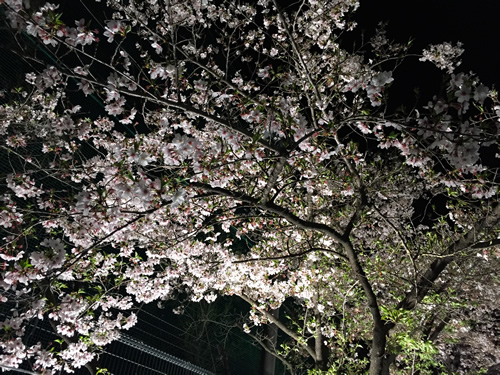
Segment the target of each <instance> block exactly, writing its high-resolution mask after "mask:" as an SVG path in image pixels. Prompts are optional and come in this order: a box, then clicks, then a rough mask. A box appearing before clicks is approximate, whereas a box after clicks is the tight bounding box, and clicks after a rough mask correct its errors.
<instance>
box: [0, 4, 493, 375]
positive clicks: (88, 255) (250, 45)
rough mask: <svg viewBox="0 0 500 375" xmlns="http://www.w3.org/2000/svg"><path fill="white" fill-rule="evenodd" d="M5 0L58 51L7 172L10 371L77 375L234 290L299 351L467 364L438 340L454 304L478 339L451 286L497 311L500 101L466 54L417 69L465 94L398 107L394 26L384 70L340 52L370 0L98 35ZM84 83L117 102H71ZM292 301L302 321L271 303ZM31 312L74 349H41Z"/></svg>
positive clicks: (123, 19) (33, 89)
mask: <svg viewBox="0 0 500 375" xmlns="http://www.w3.org/2000/svg"><path fill="white" fill-rule="evenodd" d="M2 3H3V4H4V6H6V8H5V9H6V17H7V19H8V20H9V22H10V24H11V26H12V27H14V28H16V29H20V30H25V31H26V32H27V33H28V34H29V35H30V36H32V37H34V38H37V39H38V40H39V41H40V43H41V44H42V45H44V46H47V47H48V48H49V49H48V50H47V51H50V53H54V54H55V57H57V59H55V60H54V61H60V64H58V65H57V66H56V65H54V64H52V65H49V66H47V67H45V68H43V69H40V71H38V72H33V73H29V74H27V76H26V83H25V84H26V87H25V89H24V91H23V90H21V92H19V96H18V98H17V99H19V100H13V101H11V102H9V103H7V104H5V105H2V106H1V107H0V135H1V137H0V138H1V139H2V147H3V149H5V150H6V152H7V154H6V155H7V156H6V158H7V159H8V160H9V163H8V168H10V169H11V170H9V172H8V173H6V174H5V176H4V177H3V178H4V184H5V188H6V189H5V192H2V193H3V194H4V195H3V196H2V198H1V208H2V210H1V211H0V229H1V230H2V233H1V236H0V237H1V238H2V239H1V247H0V259H1V264H0V265H1V268H0V300H1V301H2V303H6V304H8V305H9V306H11V308H12V312H13V313H12V316H10V317H7V318H6V319H4V320H3V321H2V322H0V346H1V348H2V350H3V354H1V357H0V361H1V363H2V364H5V365H8V366H11V367H18V366H19V365H21V364H22V363H23V361H26V359H28V358H29V359H30V360H31V363H33V370H35V371H38V370H40V369H43V370H47V371H53V372H54V373H55V372H57V371H61V370H62V369H65V371H72V369H75V368H79V367H82V366H84V365H87V364H89V362H91V361H92V360H93V359H94V358H97V355H98V352H99V350H101V348H102V347H103V346H105V345H108V344H109V343H111V342H112V341H114V340H117V339H118V337H119V335H120V331H121V330H126V329H129V328H131V327H132V326H133V325H134V324H135V323H136V322H137V315H136V313H135V312H134V310H135V309H136V307H137V305H138V304H142V303H151V302H154V301H168V300H173V301H176V300H180V299H181V297H182V298H185V301H201V300H205V301H207V302H213V301H214V300H216V298H217V297H218V296H221V295H222V296H233V297H239V298H241V299H243V300H244V301H246V302H247V303H248V304H249V305H250V306H251V307H250V309H249V313H248V316H247V320H248V321H247V322H246V323H245V325H244V326H243V329H244V330H245V331H246V332H248V333H250V334H251V335H253V336H254V337H257V336H256V335H258V334H260V332H261V331H260V330H259V329H256V328H255V326H260V325H263V324H269V323H271V322H272V323H274V324H276V326H277V327H278V328H279V329H280V330H281V331H282V332H283V345H284V347H287V348H288V349H284V348H282V349H283V350H281V349H279V348H271V349H272V350H276V354H279V355H280V356H281V355H283V357H282V358H284V359H285V362H284V363H288V362H287V361H288V360H289V359H290V360H293V361H297V362H298V363H299V365H298V366H303V365H304V364H307V363H309V362H308V360H307V359H306V358H312V362H314V363H315V366H316V367H317V368H318V369H319V368H321V369H322V370H323V369H324V370H326V369H327V368H328V367H330V369H332V371H334V370H335V369H336V368H338V367H335V366H338V365H339V363H344V362H345V363H347V362H349V363H350V365H349V366H351V365H352V366H354V367H352V368H351V367H349V368H347V367H346V368H345V371H344V369H343V370H341V371H344V372H346V373H347V372H349V371H350V372H351V373H357V372H359V371H361V370H360V368H359V367H355V366H358V365H359V366H361V364H360V363H361V362H363V361H362V360H360V359H359V358H358V357H357V356H358V354H357V353H356V351H355V349H352V348H356V347H357V346H358V345H360V343H362V344H363V345H365V344H366V345H367V346H370V345H372V346H371V347H370V349H371V350H370V354H369V355H368V356H367V357H366V358H363V360H366V361H368V360H369V361H370V366H371V367H372V373H373V374H379V373H380V371H381V370H380V369H381V368H382V363H381V361H382V359H383V358H385V359H387V360H389V358H395V359H394V362H393V363H388V364H387V363H386V364H385V365H387V366H389V365H394V364H397V365H398V366H404V365H405V363H407V362H408V361H409V360H410V359H412V358H413V359H414V358H416V357H415V356H414V355H415V353H416V351H417V349H416V348H417V346H413V347H412V346H411V345H410V344H408V343H409V342H410V343H413V342H417V343H418V344H419V345H421V346H420V347H424V348H427V347H426V346H425V345H431V346H432V350H430V349H429V350H430V351H432V352H433V353H434V352H435V353H437V354H435V357H436V358H437V356H438V355H441V357H440V358H441V359H442V357H443V356H444V355H445V354H446V353H450V350H451V349H450V347H448V346H446V345H444V344H443V343H442V342H440V341H435V342H434V343H430V344H429V343H427V342H426V341H425V340H424V339H422V337H423V335H424V332H425V331H426V330H433V329H438V327H439V324H438V322H437V320H436V318H435V317H436V316H437V315H436V314H440V313H441V310H440V309H441V308H443V309H448V310H449V312H450V316H453V319H455V320H456V322H458V323H456V322H455V320H453V322H452V323H453V324H454V327H455V326H456V327H455V328H457V330H456V331H453V332H450V333H449V338H450V339H453V338H456V337H463V336H461V335H462V334H463V333H464V332H463V331H460V324H459V323H460V319H462V318H461V317H460V316H459V315H457V314H456V311H454V310H453V308H454V306H456V301H455V300H451V299H450V300H449V301H448V300H446V302H443V303H442V304H436V303H434V302H435V300H436V298H435V294H437V295H439V296H440V297H439V298H441V297H442V301H444V300H445V296H448V294H451V293H452V292H451V291H450V290H451V289H453V290H457V291H458V290H459V291H460V293H459V292H456V293H455V294H456V295H454V296H453V298H455V297H456V298H457V299H460V301H462V300H464V301H466V302H467V303H468V304H469V305H471V306H472V305H473V304H474V303H475V302H476V301H481V300H482V298H483V297H484V298H486V297H488V298H489V299H490V300H492V298H491V296H489V295H488V296H487V295H486V294H485V295H484V296H481V295H479V294H477V293H476V294H475V293H474V292H473V290H474V288H472V287H471V285H473V286H474V287H477V288H483V289H486V288H490V289H494V288H496V287H497V286H498V285H497V284H495V283H497V281H495V280H493V279H488V280H487V279H486V278H484V279H482V278H481V277H480V276H479V275H476V277H475V278H473V279H467V277H468V276H467V275H469V274H473V273H470V272H469V273H467V272H465V271H464V270H467V269H470V270H474V271H477V270H478V269H479V268H485V267H486V268H488V269H491V270H493V269H495V266H497V265H498V262H499V254H498V250H497V247H498V246H497V244H498V233H496V232H495V231H496V228H497V227H498V219H499V217H500V208H498V202H497V200H498V186H499V185H498V183H499V182H498V177H497V176H498V169H497V168H496V167H495V163H494V161H492V160H489V159H488V158H489V156H487V155H490V156H491V155H493V154H494V155H496V156H495V157H496V158H498V154H499V153H498V137H499V135H500V125H499V124H500V122H499V121H498V119H499V117H500V116H499V114H500V110H499V108H500V104H499V102H498V99H497V98H496V97H495V93H494V91H492V90H490V89H489V88H488V87H487V86H485V85H483V84H482V83H481V82H480V81H479V79H478V78H477V77H476V76H474V75H473V74H472V73H468V74H465V73H461V72H456V71H455V70H454V69H455V68H456V66H457V65H458V64H457V61H456V59H457V58H458V56H459V55H460V54H461V53H462V49H461V45H460V44H458V45H457V46H452V45H451V44H449V43H445V44H442V45H437V46H431V47H430V48H429V49H428V50H425V51H424V54H423V57H422V59H421V60H422V61H431V62H433V63H435V64H436V65H437V66H438V67H440V68H442V69H446V70H447V71H448V72H449V73H452V74H450V77H449V80H448V82H447V87H446V90H444V92H443V93H441V94H440V96H435V97H433V98H432V99H431V100H430V101H429V102H428V103H427V105H425V106H423V107H418V108H415V109H414V110H413V111H412V112H411V113H405V114H400V113H393V114H390V115H389V114H388V111H389V110H388V107H387V106H386V101H387V98H388V95H387V92H390V90H391V84H392V82H393V81H394V77H395V76H396V75H394V70H395V69H396V67H397V66H398V65H399V63H400V62H401V61H402V59H403V58H405V55H406V53H407V49H406V47H402V46H399V45H395V44H392V43H391V42H389V41H388V40H387V38H386V37H385V34H384V32H383V31H378V32H377V34H376V36H375V38H374V39H372V42H371V43H370V44H369V45H370V46H371V47H372V48H373V51H372V52H374V53H373V55H374V56H377V59H376V61H372V60H367V59H365V56H364V55H363V54H360V53H355V52H349V51H347V50H345V49H343V48H342V47H341V44H340V43H338V42H337V37H336V36H337V35H339V33H341V32H342V31H344V30H351V29H353V28H354V27H355V23H353V22H352V21H350V18H349V14H350V12H352V11H354V10H355V9H356V8H357V7H358V5H359V4H358V2H357V1H355V0H310V1H308V2H305V3H304V4H305V5H304V6H300V7H298V8H300V9H295V8H293V7H290V8H287V7H285V8H284V9H281V6H280V5H279V3H278V2H277V1H271V0H269V1H268V0H259V1H258V2H256V4H244V3H242V4H239V5H238V6H235V5H234V4H232V3H231V2H222V3H221V2H215V1H209V0H203V1H201V0H200V1H198V0H197V1H190V2H176V4H175V6H173V7H170V6H164V4H163V3H162V2H156V1H148V2H145V1H134V0H130V1H127V2H113V3H112V4H109V6H111V7H112V10H113V12H110V14H112V18H111V19H109V20H103V21H102V22H101V25H99V26H97V30H94V29H90V26H89V23H88V22H86V21H85V20H84V19H80V20H77V21H71V22H70V23H69V24H68V25H70V26H68V25H67V24H66V23H65V20H64V15H62V16H61V15H60V14H58V13H57V12H59V9H58V8H57V6H56V5H53V4H50V3H47V4H45V5H42V7H41V8H39V9H32V8H31V7H28V6H27V5H28V4H29V2H28V1H24V2H22V1H20V0H4V1H3V2H2ZM68 22H69V21H68ZM152 25H154V27H152ZM200 30H205V31H207V32H208V33H210V35H212V34H213V36H214V38H207V39H206V40H205V39H203V40H201V39H200V38H198V35H199V33H200ZM99 34H102V35H103V38H102V39H101V40H99V38H98V37H97V35H99ZM173 36H175V38H174V39H172V38H173ZM193 36H196V37H195V38H194V39H193ZM198 39H200V40H198ZM53 47H56V48H53ZM44 48H45V47H44ZM131 48H132V49H131ZM366 48H370V47H369V46H367V47H366ZM283 67H286V68H283ZM75 92H77V94H76V95H82V94H83V95H82V98H83V97H86V96H90V95H91V98H92V100H97V101H98V102H99V103H100V104H102V111H101V113H95V112H93V111H94V110H93V109H91V108H90V107H89V108H87V105H86V104H85V101H81V103H79V104H78V105H75V104H73V103H72V101H73V100H74V99H73V96H72V95H74V93H75ZM80 92H81V93H80ZM492 150H493V151H494V153H492V152H491V151H492ZM422 202H425V204H424V206H426V207H425V208H422V207H421V206H422ZM442 202H444V203H442ZM441 203H442V204H441ZM436 206H439V208H436V209H435V207H436ZM441 206H443V207H441ZM496 290H498V289H496ZM447 293H448V294H447ZM432 298H434V299H432ZM176 303H178V304H179V306H177V308H176V311H177V312H180V311H182V309H183V306H182V303H181V302H179V301H178V302H176ZM290 306H291V307H290ZM281 307H283V308H284V309H285V308H287V309H289V308H291V310H293V311H292V312H293V314H289V316H280V317H279V318H276V317H275V316H274V315H272V313H271V312H270V311H273V310H276V309H280V308H281ZM478 311H479V310H477V311H476V310H471V312H470V316H469V318H471V319H474V320H477V321H479V320H480V319H481V318H482V317H483V316H485V315H486V310H485V311H483V312H482V313H479V312H478ZM284 315H285V314H284ZM32 319H41V320H42V319H43V320H48V321H49V322H50V323H51V324H52V325H53V327H54V331H55V333H56V334H58V335H59V336H60V337H62V338H64V339H65V341H64V343H63V345H62V346H61V347H56V346H55V345H54V346H51V345H48V346H44V345H41V344H40V345H35V346H33V347H28V346H27V344H26V340H25V337H24V330H25V327H26V325H27V324H28V322H29V321H30V320H32ZM463 319H465V318H463ZM463 319H462V320H463ZM416 322H418V324H417V323H416ZM424 326H425V327H424ZM464 329H465V328H464ZM409 332H411V333H412V334H413V333H414V334H415V336H414V337H411V340H414V341H409V340H406V341H404V338H405V337H406V336H404V334H408V333H409ZM481 337H482V335H479V336H478V338H477V340H476V339H474V342H476V344H477V343H479V342H487V341H484V340H483V339H481ZM375 338H377V339H375ZM313 339H316V345H315V347H314V349H313V348H311V345H310V342H311V341H312V340H313ZM397 340H400V341H397ZM377 345H378V347H377ZM415 345H417V344H415ZM476 346H478V345H475V347H476ZM420 347H418V348H420ZM436 348H438V349H439V350H440V351H441V352H439V351H438V349H436ZM325 349H328V350H327V351H328V352H329V353H330V357H329V358H327V359H325V361H323V362H322V360H321V356H322V354H321V353H324V352H326V351H325ZM278 351H279V352H278ZM377 353H378V354H377ZM384 353H385V354H384ZM439 353H441V354H439ZM489 353H490V352H489ZM386 354H390V355H386ZM490 354H491V353H490ZM492 355H493V354H492ZM297 358H298V359H297ZM396 358H397V359H396ZM385 359H384V360H385ZM405 361H406V362H405ZM385 365H384V366H385ZM469 368H472V365H471V366H469ZM348 370H349V371H348ZM379 370H380V371H379ZM335 371H337V370H335ZM339 371H340V370H339ZM339 373H340V372H339Z"/></svg>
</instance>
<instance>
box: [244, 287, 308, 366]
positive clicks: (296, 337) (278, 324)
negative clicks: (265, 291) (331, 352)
mask: <svg viewBox="0 0 500 375" xmlns="http://www.w3.org/2000/svg"><path fill="white" fill-rule="evenodd" d="M240 298H241V299H243V300H244V301H245V302H247V303H248V304H250V306H252V307H254V308H256V309H257V310H259V312H260V313H261V314H262V315H264V316H265V317H266V319H267V320H269V321H270V322H271V323H274V324H275V325H276V327H278V328H279V329H280V330H282V331H283V332H284V333H285V334H287V335H288V336H290V337H291V338H292V339H294V340H295V341H296V342H297V343H298V344H301V345H302V347H303V348H304V349H305V350H306V351H307V353H308V354H309V355H310V356H311V358H312V359H313V360H314V362H316V353H315V352H314V350H313V349H311V348H310V347H309V345H307V343H304V340H303V339H302V338H301V337H299V335H297V334H296V333H295V332H294V331H292V330H291V329H290V328H288V327H287V326H285V325H284V324H283V323H281V322H280V321H279V320H278V319H276V317H274V315H273V314H271V313H270V312H269V311H266V310H264V309H259V307H258V306H257V303H256V302H255V301H253V300H251V299H250V298H248V297H247V296H245V295H243V294H242V295H240Z"/></svg>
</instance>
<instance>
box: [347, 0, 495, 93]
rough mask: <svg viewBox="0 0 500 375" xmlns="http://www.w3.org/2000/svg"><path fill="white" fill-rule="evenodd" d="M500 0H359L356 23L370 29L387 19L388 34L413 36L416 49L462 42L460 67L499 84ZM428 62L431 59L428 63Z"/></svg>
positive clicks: (401, 38) (402, 39)
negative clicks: (441, 43) (429, 45)
mask: <svg viewBox="0 0 500 375" xmlns="http://www.w3.org/2000/svg"><path fill="white" fill-rule="evenodd" d="M499 14H500V3H499V2H498V1H496V0H483V1H467V0H413V1H412V0H361V7H360V8H359V9H358V15H357V19H358V20H359V27H360V28H364V29H367V30H370V29H373V28H374V27H375V26H376V25H377V23H378V22H379V21H389V26H388V31H389V36H391V37H392V38H394V39H395V40H396V41H399V42H405V41H407V40H408V38H409V37H412V38H414V39H415V42H414V46H415V47H416V48H415V52H420V51H421V49H422V47H424V46H425V45H426V44H437V43H440V42H444V41H450V42H456V41H461V42H463V43H464V48H465V53H464V55H463V58H462V61H463V62H462V66H461V67H460V68H461V70H463V71H470V70H472V71H474V72H476V73H477V74H478V75H479V77H480V78H481V80H482V81H483V82H484V83H485V84H487V85H488V86H490V87H491V86H492V84H495V86H496V87H497V89H498V88H499V87H500V74H499V73H500V38H499V34H500V33H499V31H500V21H499V19H498V16H499ZM427 64H430V63H427Z"/></svg>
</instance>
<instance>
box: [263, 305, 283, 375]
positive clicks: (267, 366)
mask: <svg viewBox="0 0 500 375" xmlns="http://www.w3.org/2000/svg"><path fill="white" fill-rule="evenodd" d="M279 312H280V311H279V309H276V310H273V311H272V312H271V314H272V315H273V316H274V317H275V318H276V319H279ZM266 334H267V338H268V340H269V346H270V347H276V342H277V341H278V327H277V326H276V324H272V323H271V324H268V325H267V326H266ZM275 368H276V357H275V356H274V355H272V354H271V353H269V352H268V351H265V350H264V358H263V360H262V374H263V375H274V373H275Z"/></svg>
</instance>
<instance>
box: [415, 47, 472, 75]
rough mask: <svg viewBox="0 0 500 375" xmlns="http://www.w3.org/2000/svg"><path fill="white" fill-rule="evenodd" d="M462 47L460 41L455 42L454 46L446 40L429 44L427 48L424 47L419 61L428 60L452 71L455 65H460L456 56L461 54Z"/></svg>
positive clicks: (440, 67) (449, 71)
mask: <svg viewBox="0 0 500 375" xmlns="http://www.w3.org/2000/svg"><path fill="white" fill-rule="evenodd" d="M463 52H464V49H463V48H462V43H460V42H457V44H456V46H454V45H453V44H451V43H449V42H446V43H441V44H435V45H431V46H429V49H424V51H423V56H422V57H421V58H420V61H430V62H432V63H434V64H435V65H436V66H437V67H438V68H439V69H442V70H447V71H448V73H452V72H453V71H454V70H455V68H456V67H457V66H459V65H460V63H461V62H460V61H459V60H458V58H459V57H460V56H461V55H462V53H463Z"/></svg>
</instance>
